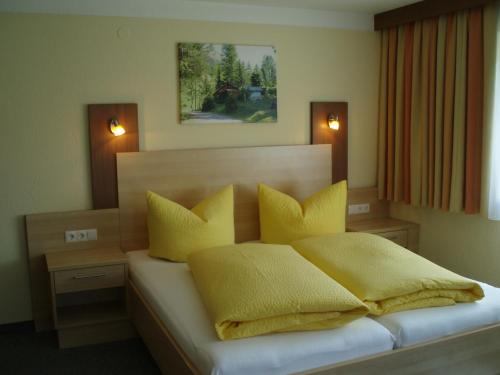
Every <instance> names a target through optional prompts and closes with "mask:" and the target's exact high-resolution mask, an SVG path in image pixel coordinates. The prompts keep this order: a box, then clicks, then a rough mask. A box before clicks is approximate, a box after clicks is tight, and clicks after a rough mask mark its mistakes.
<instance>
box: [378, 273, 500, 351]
mask: <svg viewBox="0 0 500 375" xmlns="http://www.w3.org/2000/svg"><path fill="white" fill-rule="evenodd" d="M479 284H480V285H481V287H482V288H483V290H484V293H485V297H484V298H483V299H482V300H480V301H478V302H472V303H458V304H456V305H453V306H446V307H433V308H426V309H418V310H409V311H402V312H397V313H393V314H388V315H384V316H381V317H377V318H374V320H375V321H377V322H378V323H380V324H382V325H383V326H384V327H386V328H387V329H388V330H389V331H391V333H392V334H393V335H394V338H395V339H396V348H404V347H407V346H411V345H415V344H418V343H422V342H425V341H429V340H435V339H438V338H442V337H445V336H449V335H454V334H457V333H461V332H465V331H470V330H474V329H476V328H480V327H483V326H487V325H490V324H495V323H499V322H500V289H499V288H494V287H492V286H491V285H488V284H484V283H481V282H479Z"/></svg>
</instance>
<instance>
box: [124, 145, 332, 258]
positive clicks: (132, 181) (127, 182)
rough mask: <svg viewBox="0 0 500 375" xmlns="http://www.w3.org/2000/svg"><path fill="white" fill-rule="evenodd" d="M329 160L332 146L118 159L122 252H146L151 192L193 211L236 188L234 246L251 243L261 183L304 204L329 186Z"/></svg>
mask: <svg viewBox="0 0 500 375" xmlns="http://www.w3.org/2000/svg"><path fill="white" fill-rule="evenodd" d="M331 160H332V159H331V145H299V146H271V147H245V148H224V149H197V150H165V151H148V152H135V153H120V154H117V170H118V200H119V204H120V236H121V247H122V250H124V251H129V250H138V249H147V248H148V234H147V226H146V213H147V206H146V192H147V191H148V190H151V191H154V192H156V193H158V194H160V195H162V196H164V197H166V198H169V199H172V200H174V201H176V202H178V203H180V204H182V205H183V206H185V207H190V208H191V207H193V206H195V205H196V204H197V203H198V202H199V201H201V200H202V199H204V198H205V197H207V196H208V195H210V194H212V193H214V192H216V191H217V190H219V189H221V188H222V187H224V186H226V185H229V184H233V185H234V189H235V226H236V228H235V229H236V241H237V242H243V241H250V240H256V239H258V238H259V216H258V203H257V184H259V183H261V182H262V183H266V184H268V185H270V186H272V187H274V188H276V189H279V190H280V191H283V192H284V193H287V194H290V195H291V196H293V197H294V198H296V199H300V200H303V199H305V198H306V197H308V196H309V195H311V194H313V193H315V192H316V191H318V190H320V189H322V188H324V187H326V186H328V185H329V184H330V183H331V180H332V167H331V163H332V162H331Z"/></svg>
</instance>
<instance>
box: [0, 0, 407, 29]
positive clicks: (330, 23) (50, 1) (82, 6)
mask: <svg viewBox="0 0 500 375" xmlns="http://www.w3.org/2000/svg"><path fill="white" fill-rule="evenodd" d="M412 2H415V0H0V12H2V11H3V12H26V13H51V14H76V15H99V16H122V17H149V18H168V19H184V20H201V21H224V22H243V23H256V24H274V25H293V26H312V27H328V28H341V29H355V30H373V14H375V13H378V12H382V11H385V10H389V9H392V8H396V7H399V6H403V5H406V4H409V3H412Z"/></svg>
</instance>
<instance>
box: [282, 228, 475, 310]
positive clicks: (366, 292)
mask: <svg viewBox="0 0 500 375" xmlns="http://www.w3.org/2000/svg"><path fill="white" fill-rule="evenodd" d="M291 246H293V247H294V248H295V250H297V251H298V252H299V253H300V254H301V255H303V256H304V257H305V258H306V259H308V260H309V261H311V262H312V263H314V264H315V265H316V266H318V267H319V268H320V269H322V270H323V271H324V272H326V273H327V274H328V275H329V276H331V277H332V278H334V279H335V280H337V281H338V282H339V283H340V284H342V285H343V286H345V287H346V288H347V289H349V290H350V291H351V292H352V293H353V294H354V295H356V296H357V297H358V298H359V299H360V300H362V301H363V302H364V303H365V304H366V305H367V306H368V307H369V309H370V313H371V314H374V315H382V314H387V313H391V312H396V311H401V310H410V309H418V308H423V307H437V306H447V305H453V304H455V303H456V302H473V301H477V300H480V299H481V298H483V297H484V294H483V290H482V289H481V287H480V286H479V285H478V284H477V283H476V282H474V281H472V280H469V279H466V278H464V277H462V276H460V275H457V274H455V273H453V272H451V271H448V270H447V269H445V268H442V267H440V266H438V265H436V264H434V263H432V262H430V261H428V260H427V259H425V258H422V257H420V256H419V255H417V254H415V253H413V252H411V251H409V250H406V249H405V248H403V247H401V246H399V245H397V244H395V243H394V242H392V241H389V240H387V239H385V238H382V237H380V236H376V235H373V234H367V233H342V234H334V235H326V236H319V237H311V238H307V239H303V240H299V241H295V242H292V243H291Z"/></svg>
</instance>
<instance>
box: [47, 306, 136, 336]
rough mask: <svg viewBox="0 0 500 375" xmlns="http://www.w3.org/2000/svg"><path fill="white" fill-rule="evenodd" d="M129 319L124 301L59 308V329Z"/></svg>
mask: <svg viewBox="0 0 500 375" xmlns="http://www.w3.org/2000/svg"><path fill="white" fill-rule="evenodd" d="M122 319H128V312H127V307H126V305H125V303H124V301H123V300H118V301H108V302H100V303H92V304H85V305H73V306H64V307H58V308H57V328H58V329H59V328H70V327H80V326H86V325H91V324H99V323H106V322H112V321H117V320H122Z"/></svg>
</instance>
